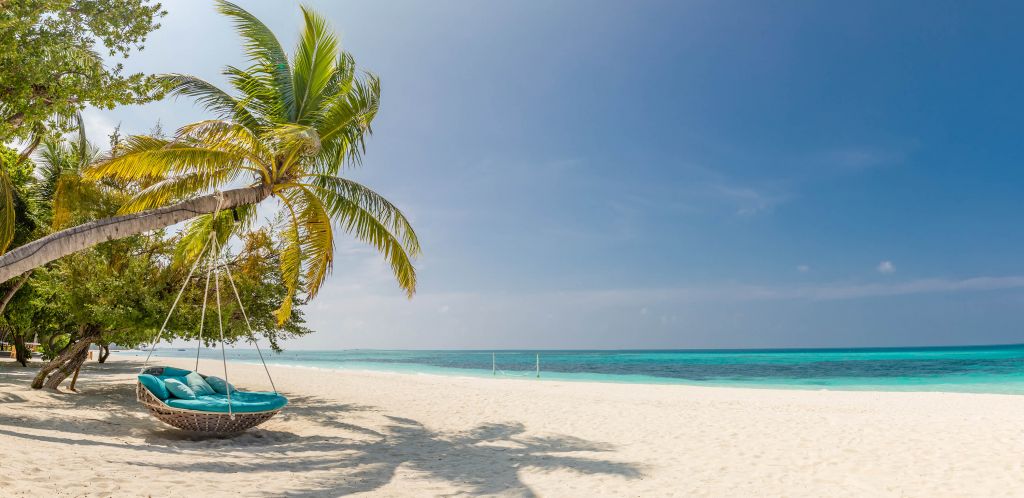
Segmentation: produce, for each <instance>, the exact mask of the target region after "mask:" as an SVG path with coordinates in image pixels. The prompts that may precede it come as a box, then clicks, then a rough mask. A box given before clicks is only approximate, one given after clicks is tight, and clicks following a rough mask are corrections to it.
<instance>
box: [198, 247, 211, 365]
mask: <svg viewBox="0 0 1024 498" xmlns="http://www.w3.org/2000/svg"><path fill="white" fill-rule="evenodd" d="M210 237H211V238H212V237H213V234H210ZM207 242H209V241H207ZM211 273H213V272H212V271H210V270H207V272H206V288H205V289H203V312H202V313H201V314H200V315H199V345H198V346H196V371H197V372H198V371H199V352H200V351H202V350H203V325H205V324H206V302H207V301H208V300H209V298H210V274H211Z"/></svg>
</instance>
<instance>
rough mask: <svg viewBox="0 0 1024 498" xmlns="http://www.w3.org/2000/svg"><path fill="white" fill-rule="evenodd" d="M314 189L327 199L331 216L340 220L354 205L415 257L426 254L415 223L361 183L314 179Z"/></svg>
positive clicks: (346, 180)
mask: <svg viewBox="0 0 1024 498" xmlns="http://www.w3.org/2000/svg"><path fill="white" fill-rule="evenodd" d="M310 179H311V181H312V187H313V188H314V189H316V190H317V193H318V194H319V195H320V196H321V197H322V198H324V200H325V201H326V206H327V210H328V213H329V214H331V217H332V218H333V217H335V216H337V214H336V213H340V212H342V211H344V210H345V209H348V207H347V205H348V204H349V203H350V204H353V205H355V206H358V207H359V208H360V209H362V210H364V211H366V212H367V213H369V214H370V215H371V216H373V218H374V219H376V220H377V221H379V222H380V223H381V224H382V225H384V226H385V227H387V229H388V231H389V232H391V233H392V234H394V235H395V236H397V238H398V239H399V240H401V242H402V246H403V247H404V248H405V249H406V251H408V253H409V255H410V256H411V257H414V258H415V257H418V256H419V255H420V254H421V253H422V249H421V247H420V242H419V238H418V237H417V236H416V231H415V230H413V228H412V223H410V222H409V219H408V218H406V217H405V214H404V213H402V210H401V209H399V208H398V206H395V205H394V204H393V203H392V202H391V201H389V200H387V199H386V198H385V197H384V196H382V195H380V194H378V193H377V192H374V191H373V190H372V189H370V188H369V187H366V186H365V185H362V184H360V183H358V182H355V181H352V180H349V179H346V178H341V177H337V176H327V175H314V176H311V177H310Z"/></svg>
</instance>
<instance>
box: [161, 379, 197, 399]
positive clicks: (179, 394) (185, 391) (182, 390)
mask: <svg viewBox="0 0 1024 498" xmlns="http://www.w3.org/2000/svg"><path fill="white" fill-rule="evenodd" d="M164 386H166V387H167V391H168V392H170V393H171V396H174V398H179V399H196V393H195V391H193V390H192V388H191V387H188V384H185V383H184V382H182V381H180V380H178V379H175V378H167V379H164ZM171 399H173V398H171ZM168 401H170V400H168Z"/></svg>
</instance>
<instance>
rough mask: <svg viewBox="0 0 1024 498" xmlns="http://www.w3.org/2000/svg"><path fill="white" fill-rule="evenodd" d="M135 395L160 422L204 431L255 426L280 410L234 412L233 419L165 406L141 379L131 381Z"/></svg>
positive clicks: (221, 431)
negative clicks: (137, 381) (135, 381)
mask: <svg viewBox="0 0 1024 498" xmlns="http://www.w3.org/2000/svg"><path fill="white" fill-rule="evenodd" d="M135 397H136V398H137V399H138V400H139V403H142V404H143V405H144V406H145V407H146V409H148V410H149V413H151V414H152V415H153V416H154V417H156V418H158V419H160V420H161V421H162V422H164V423H166V424H169V425H172V426H174V427H177V428H179V429H183V430H186V431H194V432H203V433H208V434H218V435H224V434H235V433H237V432H242V431H244V430H246V429H250V428H252V427H256V426H257V425H260V424H262V423H263V422H266V421H267V420H269V419H270V418H271V417H273V416H274V415H277V413H278V412H280V411H281V409H280V408H278V409H277V410H270V411H266V412H255V413H235V414H234V419H232V418H231V415H228V414H227V413H212V412H197V411H193V410H182V409H180V408H174V407H171V406H167V404H166V403H164V402H163V401H160V399H159V398H157V397H156V396H153V393H151V392H149V389H147V388H146V386H144V385H142V383H141V382H139V383H137V384H136V385H135Z"/></svg>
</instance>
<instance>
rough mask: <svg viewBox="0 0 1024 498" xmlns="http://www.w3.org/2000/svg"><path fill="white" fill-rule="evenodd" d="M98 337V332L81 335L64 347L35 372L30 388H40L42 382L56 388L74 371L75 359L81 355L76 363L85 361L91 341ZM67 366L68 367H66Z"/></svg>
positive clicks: (75, 366)
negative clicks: (61, 351)
mask: <svg viewBox="0 0 1024 498" xmlns="http://www.w3.org/2000/svg"><path fill="white" fill-rule="evenodd" d="M99 338H100V336H99V334H93V335H89V336H86V337H83V338H81V339H79V340H78V342H76V343H75V344H74V345H72V346H69V347H68V348H67V349H65V350H64V352H63V353H61V354H60V356H57V357H56V358H54V360H53V361H51V362H49V363H47V364H46V365H43V368H40V369H39V373H37V374H36V378H35V379H33V380H32V389H42V388H43V383H44V382H45V384H46V387H49V388H51V389H56V388H57V387H56V386H59V385H60V383H61V382H63V381H64V379H66V378H67V377H68V375H71V374H72V373H74V372H75V368H77V365H75V361H77V360H78V358H79V357H81V361H79V362H78V365H80V364H81V362H84V361H85V357H86V356H87V355H88V354H89V346H90V345H91V344H92V343H93V341H96V340H98V339H99ZM69 366H70V368H68V367H69ZM51 372H52V373H53V375H52V376H50V373H51ZM47 376H50V379H49V380H47ZM58 378H59V380H57V381H56V384H54V379H58ZM51 385H53V387H51Z"/></svg>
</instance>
